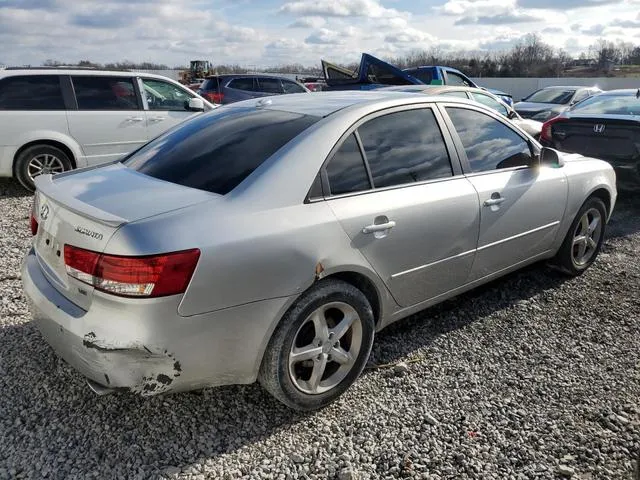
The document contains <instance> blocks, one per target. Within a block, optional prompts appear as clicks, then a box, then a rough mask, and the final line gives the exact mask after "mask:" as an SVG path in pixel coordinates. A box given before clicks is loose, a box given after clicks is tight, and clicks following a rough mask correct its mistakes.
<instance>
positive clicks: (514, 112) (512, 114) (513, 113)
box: [507, 110, 516, 120]
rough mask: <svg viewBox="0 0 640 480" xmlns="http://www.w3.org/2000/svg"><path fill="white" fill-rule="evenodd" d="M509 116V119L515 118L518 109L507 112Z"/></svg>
mask: <svg viewBox="0 0 640 480" xmlns="http://www.w3.org/2000/svg"><path fill="white" fill-rule="evenodd" d="M507 118H508V119H509V120H513V119H514V118H516V111H515V110H509V113H507Z"/></svg>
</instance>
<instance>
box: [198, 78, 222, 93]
mask: <svg viewBox="0 0 640 480" xmlns="http://www.w3.org/2000/svg"><path fill="white" fill-rule="evenodd" d="M220 83H221V80H220V79H219V78H218V77H214V78H207V79H206V80H205V81H204V82H202V85H200V90H202V91H207V92H218V91H219V90H218V89H219V86H220Z"/></svg>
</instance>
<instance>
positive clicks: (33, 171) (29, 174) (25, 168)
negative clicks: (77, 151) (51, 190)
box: [15, 145, 73, 192]
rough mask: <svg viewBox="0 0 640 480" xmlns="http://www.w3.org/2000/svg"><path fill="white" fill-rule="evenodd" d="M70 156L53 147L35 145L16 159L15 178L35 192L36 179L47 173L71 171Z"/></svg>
mask: <svg viewBox="0 0 640 480" xmlns="http://www.w3.org/2000/svg"><path fill="white" fill-rule="evenodd" d="M72 168H73V165H72V164H71V159H70V158H69V156H68V155H67V154H66V153H65V152H63V151H62V150H60V149H59V148H57V147H54V146H52V145H33V146H31V147H28V148H26V149H25V150H24V151H22V152H20V155H18V157H17V158H16V163H15V176H16V179H17V180H18V182H20V184H21V185H22V186H23V187H24V188H26V189H27V190H29V191H30V192H33V191H34V190H35V189H36V187H35V184H34V178H35V177H37V176H38V175H42V174H47V173H54V174H55V173H62V172H65V171H67V170H71V169H72Z"/></svg>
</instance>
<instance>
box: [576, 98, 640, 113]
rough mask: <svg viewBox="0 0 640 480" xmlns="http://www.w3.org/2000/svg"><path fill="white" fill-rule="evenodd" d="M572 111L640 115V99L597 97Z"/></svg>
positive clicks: (587, 100) (585, 101) (589, 99)
mask: <svg viewBox="0 0 640 480" xmlns="http://www.w3.org/2000/svg"><path fill="white" fill-rule="evenodd" d="M571 111H572V112H575V113H582V114H596V115H640V98H638V97H637V96H635V95H596V96H595V97H591V98H587V99H586V100H584V101H582V102H580V103H579V104H577V105H576V106H575V107H573V108H572V109H571Z"/></svg>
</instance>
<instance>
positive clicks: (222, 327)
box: [22, 250, 292, 395]
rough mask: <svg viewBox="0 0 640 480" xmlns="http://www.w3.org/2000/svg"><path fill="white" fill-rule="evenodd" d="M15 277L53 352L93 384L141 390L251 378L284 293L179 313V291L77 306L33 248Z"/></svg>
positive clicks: (97, 299) (158, 390) (284, 301)
mask: <svg viewBox="0 0 640 480" xmlns="http://www.w3.org/2000/svg"><path fill="white" fill-rule="evenodd" d="M22 281H23V285H24V291H25V294H26V296H27V298H28V300H29V303H30V306H31V310H32V313H33V318H34V321H35V322H36V324H37V326H38V329H39V330H40V332H41V334H42V336H43V338H44V339H45V341H46V342H47V343H48V344H49V345H50V346H51V347H52V348H53V349H54V350H55V351H56V353H57V354H58V355H59V356H60V357H62V358H63V359H64V360H65V361H66V362H67V363H69V364H70V365H71V366H72V367H74V368H75V369H76V370H77V371H79V372H80V373H81V374H82V375H84V376H86V377H87V378H89V379H90V380H92V381H94V382H96V383H98V384H99V385H102V386H104V387H107V388H113V389H127V390H131V391H133V392H136V393H140V394H142V395H156V394H159V393H163V392H167V391H184V390H191V389H194V388H201V387H205V386H216V385H225V384H236V383H251V382H254V381H255V379H256V377H257V372H258V369H259V367H260V362H261V360H262V355H263V352H264V349H265V347H266V345H267V342H268V340H269V338H270V336H271V333H272V331H273V328H275V325H276V323H277V321H278V319H279V318H280V317H281V315H282V314H283V313H284V311H285V310H286V308H288V305H289V303H290V300H292V299H290V298H279V299H271V300H264V301H260V302H255V303H251V304H247V305H241V306H237V307H232V308H227V309H224V310H220V311H217V312H212V313H208V314H203V315H194V316H191V317H181V316H179V315H178V313H177V308H178V303H179V301H180V297H166V298H163V299H158V300H156V301H147V300H133V301H132V300H124V301H123V299H113V298H109V297H108V296H107V295H104V296H103V297H104V298H101V297H100V295H96V296H94V298H93V301H92V305H91V308H90V309H89V310H88V311H85V310H83V309H81V308H80V307H78V306H76V305H74V304H73V303H71V302H70V301H69V300H67V299H66V298H65V297H64V296H62V295H61V294H60V293H59V292H58V291H57V290H56V289H55V288H54V287H53V286H52V285H51V284H50V283H49V281H48V280H47V278H46V277H45V276H44V275H43V273H42V271H41V269H40V266H39V264H38V261H37V259H36V256H35V253H34V252H33V250H31V251H30V252H29V253H28V254H27V256H26V257H25V259H24V261H23V264H22ZM116 300H118V301H116Z"/></svg>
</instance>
